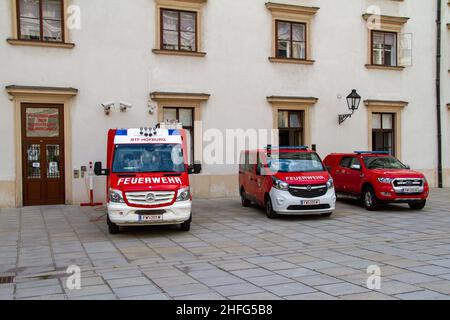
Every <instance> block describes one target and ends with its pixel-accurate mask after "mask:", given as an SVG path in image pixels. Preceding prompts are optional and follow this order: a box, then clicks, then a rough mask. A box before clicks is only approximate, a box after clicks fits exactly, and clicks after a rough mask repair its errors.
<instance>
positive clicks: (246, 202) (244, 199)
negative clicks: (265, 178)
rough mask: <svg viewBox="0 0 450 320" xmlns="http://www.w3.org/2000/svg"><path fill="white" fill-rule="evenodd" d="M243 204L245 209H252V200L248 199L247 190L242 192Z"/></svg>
mask: <svg viewBox="0 0 450 320" xmlns="http://www.w3.org/2000/svg"><path fill="white" fill-rule="evenodd" d="M241 203H242V206H243V207H250V205H251V204H252V203H251V201H250V200H248V199H247V195H246V194H245V190H244V189H242V191H241Z"/></svg>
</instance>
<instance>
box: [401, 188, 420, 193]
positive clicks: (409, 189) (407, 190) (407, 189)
mask: <svg viewBox="0 0 450 320" xmlns="http://www.w3.org/2000/svg"><path fill="white" fill-rule="evenodd" d="M402 192H403V193H419V192H420V189H419V188H403V189H402Z"/></svg>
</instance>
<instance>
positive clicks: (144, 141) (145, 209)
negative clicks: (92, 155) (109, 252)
mask: <svg viewBox="0 0 450 320" xmlns="http://www.w3.org/2000/svg"><path fill="white" fill-rule="evenodd" d="M186 141H187V140H186V133H185V131H184V130H183V129H182V127H181V125H179V124H165V123H163V124H160V125H158V126H156V127H154V128H131V129H110V130H109V132H108V144H107V160H106V168H105V169H103V168H102V163H101V162H96V163H95V169H94V171H95V174H96V175H105V176H106V177H107V209H108V214H107V223H108V229H109V232H110V233H112V234H115V233H119V232H120V227H122V226H142V225H169V224H180V225H181V229H182V230H184V231H188V230H189V229H190V224H191V221H192V209H191V208H192V196H191V193H190V187H189V173H199V171H200V170H201V169H200V167H199V166H196V167H195V168H192V167H189V166H188V165H187V143H186Z"/></svg>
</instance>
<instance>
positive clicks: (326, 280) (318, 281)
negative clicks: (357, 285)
mask: <svg viewBox="0 0 450 320" xmlns="http://www.w3.org/2000/svg"><path fill="white" fill-rule="evenodd" d="M294 280H296V281H299V282H302V283H304V284H306V285H308V286H320V285H324V284H333V283H339V282H343V281H342V280H340V279H338V278H335V277H330V276H327V275H324V274H319V275H315V276H305V277H296V278H294Z"/></svg>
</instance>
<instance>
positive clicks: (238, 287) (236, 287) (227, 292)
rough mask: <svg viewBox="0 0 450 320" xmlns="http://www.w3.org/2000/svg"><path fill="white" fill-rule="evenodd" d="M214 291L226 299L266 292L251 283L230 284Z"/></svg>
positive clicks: (215, 288)
mask: <svg viewBox="0 0 450 320" xmlns="http://www.w3.org/2000/svg"><path fill="white" fill-rule="evenodd" d="M213 289H214V290H215V291H217V292H218V293H219V294H221V295H222V296H224V297H230V296H237V295H243V294H250V293H257V292H263V291H264V290H263V289H262V288H259V287H257V286H255V285H252V284H250V283H243V284H230V285H226V286H218V287H214V288H213Z"/></svg>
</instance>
